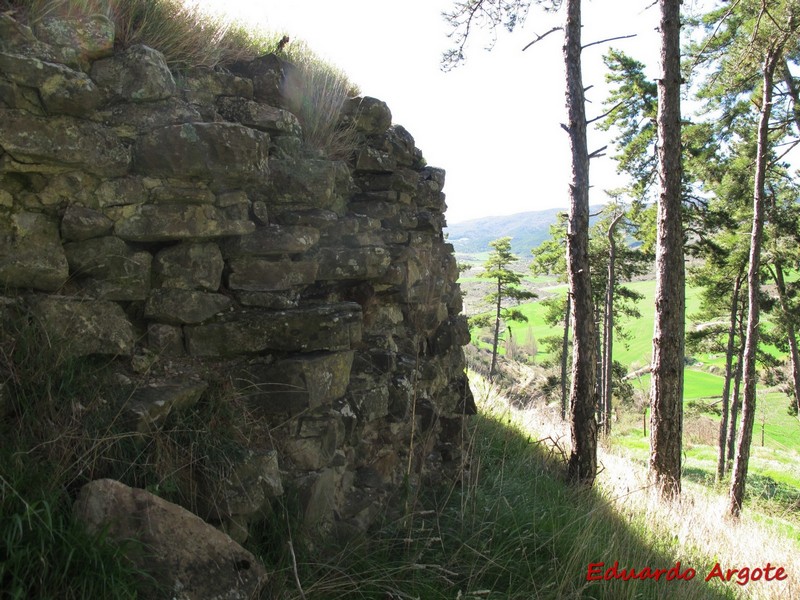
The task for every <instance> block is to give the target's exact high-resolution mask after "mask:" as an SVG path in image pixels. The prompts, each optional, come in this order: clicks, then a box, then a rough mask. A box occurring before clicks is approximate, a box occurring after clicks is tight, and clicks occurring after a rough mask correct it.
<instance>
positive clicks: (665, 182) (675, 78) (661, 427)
mask: <svg viewBox="0 0 800 600" xmlns="http://www.w3.org/2000/svg"><path fill="white" fill-rule="evenodd" d="M659 5H660V8H661V24H660V30H661V68H662V75H661V79H659V81H658V116H657V122H658V139H659V145H658V174H659V183H660V197H659V204H658V233H657V246H656V297H655V304H656V318H655V332H654V336H653V360H652V364H651V371H652V382H651V387H650V409H651V412H650V463H649V467H650V476H651V479H652V481H653V483H654V484H655V485H656V487H657V488H658V489H659V491H660V493H661V494H662V496H664V497H668V498H675V497H678V496H680V492H681V438H682V435H683V368H684V365H683V358H684V327H685V291H684V288H685V274H684V264H683V227H682V223H681V113H680V86H681V72H680V0H660V1H659Z"/></svg>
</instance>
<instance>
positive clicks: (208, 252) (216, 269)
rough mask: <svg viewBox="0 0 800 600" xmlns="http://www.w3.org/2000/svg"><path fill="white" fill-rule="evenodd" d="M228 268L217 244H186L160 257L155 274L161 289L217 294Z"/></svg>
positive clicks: (166, 249) (156, 260) (157, 255)
mask: <svg viewBox="0 0 800 600" xmlns="http://www.w3.org/2000/svg"><path fill="white" fill-rule="evenodd" d="M224 267H225V262H224V261H223V260H222V254H221V253H220V251H219V246H217V244H215V243H213V242H207V243H199V244H193V243H191V242H185V243H182V244H177V245H175V246H170V247H169V248H165V249H164V250H161V251H160V252H159V253H158V254H156V256H155V260H154V262H153V273H154V274H155V276H156V282H157V284H158V285H159V286H160V287H165V288H178V289H184V290H194V289H198V290H208V291H210V292H215V291H217V290H218V289H219V286H220V283H221V282H222V270H223V268H224Z"/></svg>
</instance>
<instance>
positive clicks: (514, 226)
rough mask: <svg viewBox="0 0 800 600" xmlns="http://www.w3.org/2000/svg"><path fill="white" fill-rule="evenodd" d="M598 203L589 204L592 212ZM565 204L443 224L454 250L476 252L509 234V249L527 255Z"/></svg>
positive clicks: (487, 247)
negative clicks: (591, 205)
mask: <svg viewBox="0 0 800 600" xmlns="http://www.w3.org/2000/svg"><path fill="white" fill-rule="evenodd" d="M599 209H600V206H593V207H591V209H590V211H591V212H592V213H595V212H597V211H598V210H599ZM566 211H567V209H566V208H547V209H544V210H533V211H528V212H522V213H516V214H513V215H503V216H495V217H481V218H478V219H470V220H469V221H463V222H461V223H453V224H452V225H448V226H447V227H446V228H445V232H446V233H447V234H448V235H449V238H448V239H449V241H450V243H451V244H453V247H454V248H455V251H456V254H478V253H481V252H487V251H488V250H489V242H491V241H493V240H496V239H497V238H501V237H505V236H509V237H511V238H512V240H511V249H512V251H513V252H514V253H515V254H517V255H519V256H521V257H529V256H530V252H531V249H533V248H535V247H536V246H538V245H539V244H541V243H542V242H543V241H545V240H546V239H548V238H549V237H550V226H551V225H552V224H553V223H555V222H556V218H557V216H558V213H560V212H566Z"/></svg>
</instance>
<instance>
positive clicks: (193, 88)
mask: <svg viewBox="0 0 800 600" xmlns="http://www.w3.org/2000/svg"><path fill="white" fill-rule="evenodd" d="M182 74H183V77H182V78H181V82H180V88H181V90H182V91H183V96H184V97H185V98H186V100H187V101H188V102H190V103H191V104H193V105H196V106H197V107H198V109H200V110H202V111H204V113H205V112H206V111H208V112H209V113H211V112H213V107H214V101H215V100H216V99H217V97H218V96H238V97H241V98H245V99H252V98H253V81H252V80H251V79H247V78H244V77H237V76H236V75H233V74H231V73H228V72H223V71H217V70H210V69H204V68H202V67H198V68H195V69H187V70H186V71H184V72H183V73H182ZM211 117H213V114H208V115H206V118H211Z"/></svg>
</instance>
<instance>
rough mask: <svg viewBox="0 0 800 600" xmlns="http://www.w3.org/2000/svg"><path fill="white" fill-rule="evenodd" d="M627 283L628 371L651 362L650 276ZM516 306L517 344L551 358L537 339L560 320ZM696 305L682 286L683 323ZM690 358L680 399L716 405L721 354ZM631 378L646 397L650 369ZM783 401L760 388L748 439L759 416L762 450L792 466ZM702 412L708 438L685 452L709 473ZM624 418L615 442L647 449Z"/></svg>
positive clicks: (796, 446) (799, 432)
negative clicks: (631, 303) (634, 298)
mask: <svg viewBox="0 0 800 600" xmlns="http://www.w3.org/2000/svg"><path fill="white" fill-rule="evenodd" d="M551 281H552V280H551ZM626 285H627V286H628V287H630V288H632V289H634V290H635V291H637V292H639V293H640V294H642V296H643V299H642V300H641V301H640V302H639V304H638V308H639V311H640V313H641V317H639V318H638V319H630V320H628V321H627V322H624V323H623V326H624V329H625V330H626V336H625V337H626V339H620V338H618V337H617V338H615V341H614V358H615V360H618V361H619V362H620V363H622V364H623V365H626V366H627V367H628V369H629V371H631V372H633V371H635V370H637V369H639V368H641V367H643V366H646V365H647V364H648V363H649V362H650V354H651V352H652V337H653V321H654V295H655V282H654V281H637V282H633V283H628V284H626ZM546 292H547V293H556V294H565V293H566V285H563V284H562V285H553V286H550V287H547V288H546ZM519 308H520V309H521V311H522V312H523V314H524V315H525V316H526V317H528V322H527V323H512V324H511V327H512V331H513V334H514V337H515V338H516V341H517V344H518V345H520V346H522V347H523V348H524V347H526V346H530V338H531V335H532V336H533V338H534V339H535V340H536V341H537V342H538V352H537V353H536V356H535V358H534V362H535V363H537V364H543V363H544V362H545V361H549V360H552V359H553V356H551V355H549V354H548V353H546V352H544V348H543V344H542V343H541V340H542V339H543V338H545V337H547V336H557V337H558V338H560V337H561V336H562V334H563V328H562V327H561V326H556V327H551V326H549V325H547V324H546V323H545V322H544V316H543V315H544V311H543V308H542V307H541V306H540V304H539V302H538V301H537V302H530V303H527V304H523V305H521V306H520V307H519ZM699 309H700V290H699V289H698V288H692V287H689V288H687V291H686V314H687V328H688V327H691V326H692V325H693V323H692V322H691V317H692V316H693V315H694V314H696V313H697V312H698V311H699ZM767 326H768V324H767ZM487 335H488V334H487V333H486V332H483V333H480V332H475V331H473V342H474V343H477V344H478V345H479V346H483V347H487V345H488V344H487V343H486V339H487ZM501 351H502V349H501ZM771 351H772V352H773V353H775V354H777V351H776V350H775V349H774V348H773V349H771ZM690 358H691V360H690V366H687V368H686V370H685V372H684V401H685V402H686V403H687V407H688V405H689V404H690V403H692V402H693V401H697V400H704V401H705V403H706V404H708V405H711V406H716V405H717V404H718V403H719V401H720V399H721V397H722V388H723V384H724V378H723V377H722V376H721V373H722V372H723V370H724V366H725V357H724V355H722V354H706V353H699V354H693V355H692V356H691V357H690ZM712 371H713V372H712ZM632 383H633V386H634V389H636V390H637V391H638V392H639V393H640V394H641V397H647V395H648V393H649V389H650V375H649V374H643V375H641V376H640V377H637V378H636V379H635V380H634V381H633V382H632ZM788 402H789V400H788V397H787V396H786V395H785V394H783V393H780V392H777V391H773V390H765V391H764V392H759V397H758V406H759V408H758V411H757V418H756V425H755V430H754V434H753V440H754V441H753V444H754V446H756V445H758V444H760V440H761V421H762V419H763V422H764V438H765V451H767V450H770V449H771V450H772V451H776V452H781V453H784V452H788V453H789V456H790V458H791V460H790V461H789V462H790V463H791V465H792V468H794V465H795V464H796V462H795V459H796V458H797V451H798V450H800V420H798V419H797V418H795V417H791V416H789V415H788V414H787V411H786V408H787V405H788ZM687 414H692V413H690V412H689V410H688V408H687ZM704 417H705V419H706V420H707V423H706V427H707V429H709V432H706V433H705V438H708V439H706V440H705V441H707V442H708V445H704V444H694V445H693V446H692V448H691V449H689V450H688V457H689V458H691V460H692V461H697V462H698V463H699V464H698V465H695V468H696V469H698V470H701V471H703V472H706V473H707V474H710V475H713V473H714V466H715V464H716V450H715V448H714V445H715V444H716V441H715V439H714V435H715V434H714V433H713V431H711V430H715V429H716V428H717V427H718V423H719V417H718V416H717V415H715V414H711V413H708V414H704ZM627 420H628V421H630V423H629V425H627V426H624V427H622V428H621V429H618V430H617V434H618V435H615V436H614V438H615V440H614V443H615V444H617V445H620V446H624V447H627V448H629V449H631V450H636V451H637V453H638V452H639V451H646V450H647V448H648V438H647V437H646V436H643V435H642V425H641V415H639V416H633V415H631V416H630V417H629V418H628V419H627ZM703 448H705V450H702V449H703ZM697 452H705V453H706V454H708V460H707V461H706V460H704V459H703V457H702V456H699V455H698V456H696V455H695V453H697ZM783 459H786V457H785V456H782V460H780V461H777V462H778V463H780V464H781V465H783V467H785V466H786V460H783ZM783 467H782V468H779V469H773V470H774V471H775V473H774V475H775V479H776V480H779V481H785V480H786V479H787V477H788V478H789V479H790V480H791V481H793V482H794V483H795V484H797V486H798V487H800V477H794V476H788V475H787V470H786V469H785V468H783ZM767 471H769V470H767ZM787 483H788V482H787Z"/></svg>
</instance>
